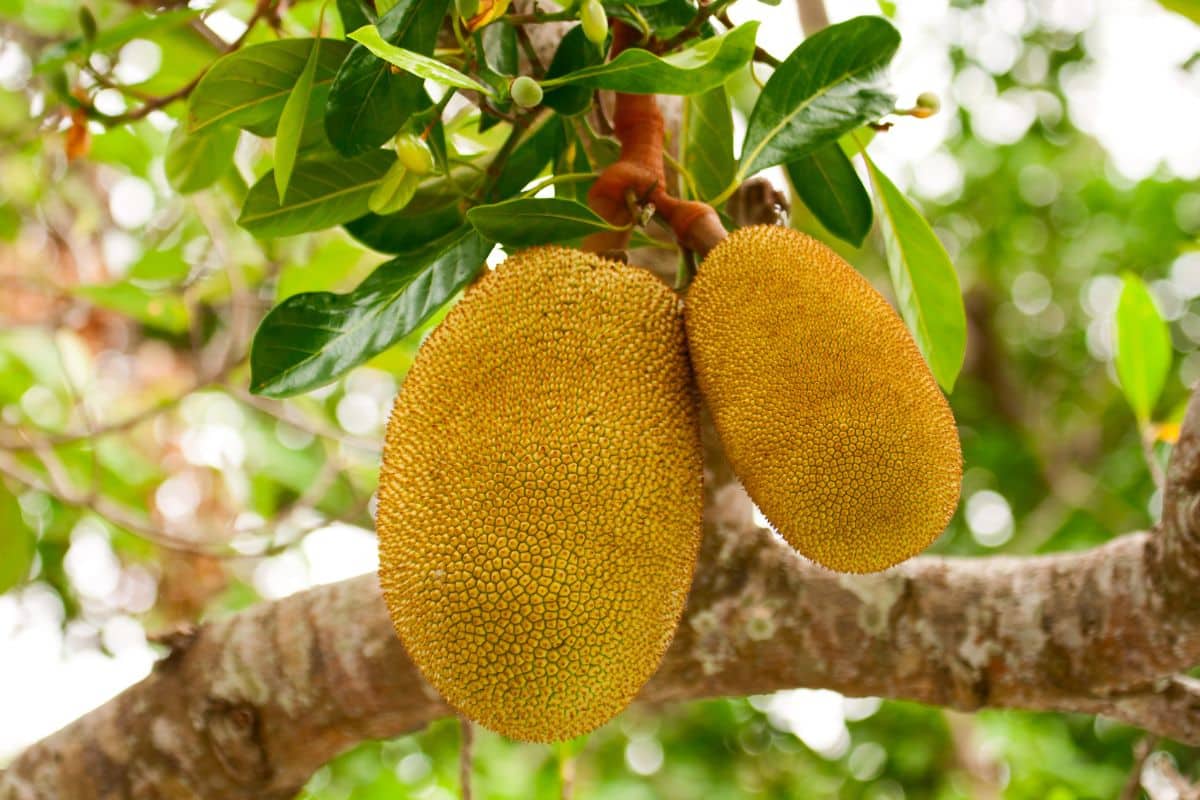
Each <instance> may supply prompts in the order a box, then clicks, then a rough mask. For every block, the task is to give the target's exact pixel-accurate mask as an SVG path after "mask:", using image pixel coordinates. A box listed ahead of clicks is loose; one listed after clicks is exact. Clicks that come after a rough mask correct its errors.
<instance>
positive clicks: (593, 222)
mask: <svg viewBox="0 0 1200 800" xmlns="http://www.w3.org/2000/svg"><path fill="white" fill-rule="evenodd" d="M467 222H469V223H471V224H472V225H474V226H475V230H477V231H479V232H480V233H481V234H483V235H484V236H486V237H487V238H489V239H493V240H495V241H497V242H502V243H503V244H505V245H508V246H509V247H532V246H533V245H538V244H549V243H551V242H566V241H570V240H571V239H578V238H579V237H581V236H587V235H588V234H589V233H596V232H597V231H611V230H616V229H615V228H613V226H611V225H609V224H608V223H607V222H605V221H604V220H603V219H601V218H600V217H599V216H597V215H596V213H595V212H594V211H592V210H591V209H590V208H588V207H587V206H585V205H583V204H582V203H577V202H575V201H574V200H563V199H562V198H558V197H526V198H518V199H516V200H505V201H504V202H503V203H495V204H493V205H490V206H475V208H472V209H471V210H470V211H468V212H467Z"/></svg>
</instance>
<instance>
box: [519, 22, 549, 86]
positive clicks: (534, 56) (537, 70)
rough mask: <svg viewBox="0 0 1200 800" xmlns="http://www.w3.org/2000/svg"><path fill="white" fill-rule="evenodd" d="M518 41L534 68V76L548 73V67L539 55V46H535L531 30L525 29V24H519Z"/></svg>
mask: <svg viewBox="0 0 1200 800" xmlns="http://www.w3.org/2000/svg"><path fill="white" fill-rule="evenodd" d="M515 27H516V32H517V41H518V42H520V43H521V49H522V50H524V51H525V58H526V59H528V60H529V66H530V68H531V69H532V70H533V77H535V78H541V77H542V76H544V75H545V74H546V67H545V66H544V65H543V64H542V59H541V58H540V57H539V56H538V52H537V48H536V47H534V46H533V40H532V39H531V38H529V31H527V30H525V26H524V25H517V26H515Z"/></svg>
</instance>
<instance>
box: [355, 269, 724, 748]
mask: <svg viewBox="0 0 1200 800" xmlns="http://www.w3.org/2000/svg"><path fill="white" fill-rule="evenodd" d="M701 469H702V467H701V453H700V441H699V423H698V398H697V395H696V392H695V388H694V383H693V381H692V378H691V373H690V365H689V362H688V360H687V351H686V339H685V334H684V327H683V317H682V308H681V303H680V301H679V298H678V297H677V296H676V295H675V294H674V293H673V292H672V291H671V290H670V289H668V288H667V287H666V286H664V285H663V284H662V283H660V282H659V281H658V280H657V279H655V278H654V277H653V276H651V275H650V274H649V273H647V272H645V271H644V270H641V269H636V268H633V267H630V266H627V265H624V264H619V263H617V262H613V261H607V260H605V259H602V258H600V257H598V256H595V255H592V254H588V253H583V252H580V251H577V250H569V249H565V248H555V247H547V248H539V249H534V250H528V251H525V252H522V253H518V254H516V255H514V256H512V257H510V258H509V259H508V260H506V261H505V262H504V263H502V264H501V265H500V266H499V267H498V268H497V269H496V270H495V271H494V272H492V273H490V274H486V275H485V276H484V277H483V278H482V279H481V280H480V281H479V283H478V284H477V285H475V286H474V287H473V288H472V289H470V290H469V291H468V293H467V294H466V295H465V296H464V298H463V300H462V301H461V302H460V303H459V304H458V305H457V306H456V307H455V308H454V309H452V310H451V311H450V313H449V314H448V315H447V317H446V319H445V321H444V322H443V323H442V324H441V325H440V326H439V327H438V328H437V329H436V330H435V331H434V332H433V334H432V335H431V336H430V337H429V339H428V341H427V342H426V343H425V344H424V346H423V347H422V348H421V350H420V352H419V354H418V356H417V358H416V361H415V363H414V365H413V367H412V370H411V372H410V373H409V375H408V377H407V379H406V380H405V382H404V385H403V387H402V389H401V392H400V394H399V395H398V397H397V400H396V403H395V407H394V409H393V412H392V416H391V419H390V421H389V423H388V428H387V437H386V443H385V447H384V453H383V466H382V468H381V471H380V483H379V495H378V497H379V500H378V512H377V518H376V526H377V529H378V532H379V549H380V566H379V576H380V583H381V585H382V589H383V594H384V598H385V600H386V603H387V606H388V610H389V611H390V613H391V617H392V621H393V623H394V625H395V628H396V632H397V633H398V634H399V636H400V639H401V640H402V642H403V643H404V645H405V647H406V649H407V650H408V653H409V655H410V656H411V658H412V660H413V662H414V663H416V665H417V666H418V667H419V668H420V670H421V672H422V673H423V674H424V676H425V677H426V678H427V679H428V681H429V682H430V683H431V684H432V685H433V686H434V687H435V688H436V689H437V690H438V691H439V692H440V693H441V694H442V695H443V696H444V697H445V699H446V700H447V701H448V702H449V703H450V705H451V706H453V707H454V708H455V709H457V710H458V711H459V712H460V713H461V714H463V715H464V716H466V717H468V718H470V719H472V720H474V721H475V722H477V723H479V724H481V725H483V726H484V727H486V728H489V729H491V730H493V731H497V732H499V733H501V734H504V735H506V736H509V737H511V738H514V739H520V740H526V741H547V742H548V741H556V740H562V739H568V738H571V737H575V736H578V735H580V734H583V733H586V732H588V731H590V730H592V729H594V728H596V727H598V726H600V725H601V724H603V723H604V722H606V721H608V720H609V719H611V718H612V717H613V716H615V715H616V714H617V713H618V712H620V711H621V710H622V709H623V708H624V707H625V706H626V705H628V703H629V702H630V701H631V700H632V699H633V697H634V695H635V694H636V693H637V691H638V690H639V689H640V688H641V687H642V685H643V684H644V683H645V682H646V681H647V680H648V679H649V677H650V676H651V674H653V672H654V671H655V669H657V666H658V663H659V661H660V660H661V658H662V655H663V653H664V652H665V650H666V648H667V645H668V644H669V643H670V641H671V638H672V636H673V634H674V630H675V627H676V626H677V624H678V621H679V617H680V615H681V613H682V611H683V607H684V602H685V600H686V597H687V593H688V590H689V588H690V584H691V579H692V574H693V571H694V569H695V564H696V557H697V553H698V550H699V543H700V530H701V513H702V472H701Z"/></svg>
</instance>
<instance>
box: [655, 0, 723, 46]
mask: <svg viewBox="0 0 1200 800" xmlns="http://www.w3.org/2000/svg"><path fill="white" fill-rule="evenodd" d="M732 2H733V0H712V2H711V3H708V4H707V5H702V6H700V10H699V11H697V12H696V16H694V17H692V19H691V21H690V22H688V24H687V25H685V26H684V27H683V30H681V31H680V32H679V33H677V34H675V35H674V36H672V37H671V38H670V39H667V40H666V41H664V42H659V43H657V44H656V46H655V48H654V49H655V50H656V51H657V52H660V53H664V52H667V51H669V50H674V49H675V48H676V47H678V46H679V45H681V44H683V43H684V42H686V41H688V40H689V39H694V38H695V37H697V36H699V35H700V29H701V28H703V27H704V23H706V22H708V21H709V20H710V19H712V18H714V17H718V18H719V15H720V14H721V13H722V12H723V11H724V10H725V7H726V6H728V5H729V4H730V3H732ZM730 27H731V28H732V27H733V26H732V25H731V26H730Z"/></svg>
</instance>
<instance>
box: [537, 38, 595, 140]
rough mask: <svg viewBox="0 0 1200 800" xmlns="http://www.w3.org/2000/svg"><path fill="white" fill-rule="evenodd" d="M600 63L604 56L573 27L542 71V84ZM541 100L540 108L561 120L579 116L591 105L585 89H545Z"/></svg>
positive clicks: (578, 87) (590, 97) (584, 87)
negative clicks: (544, 79)
mask: <svg viewBox="0 0 1200 800" xmlns="http://www.w3.org/2000/svg"><path fill="white" fill-rule="evenodd" d="M603 63H604V54H603V53H601V52H600V48H598V47H596V45H594V44H592V43H591V42H590V41H588V38H587V37H586V36H584V34H583V26H582V25H576V26H575V27H573V28H571V29H570V30H569V31H567V34H566V36H564V37H563V38H562V41H561V42H559V43H558V49H557V50H555V51H554V58H553V59H551V61H550V67H549V68H548V69H547V70H546V80H553V79H555V78H561V77H563V76H565V75H569V74H571V73H573V72H576V71H578V70H581V69H584V68H586V67H594V66H596V65H598V64H603ZM543 88H544V89H545V94H544V95H543V96H542V105H544V106H546V108H549V109H551V110H553V111H557V112H558V113H559V114H562V115H563V116H565V117H571V116H574V115H576V114H582V113H583V112H584V111H587V110H588V108H590V107H591V105H592V90H591V89H589V88H587V87H586V86H559V87H557V88H546V87H545V83H544V82H543Z"/></svg>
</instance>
